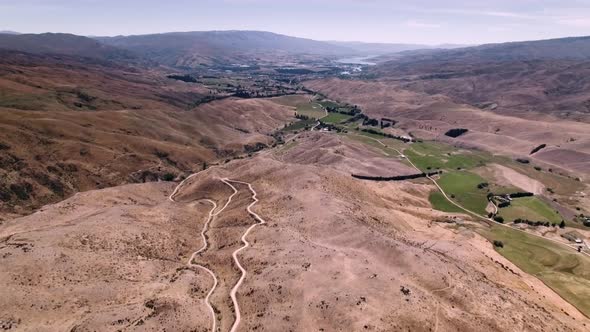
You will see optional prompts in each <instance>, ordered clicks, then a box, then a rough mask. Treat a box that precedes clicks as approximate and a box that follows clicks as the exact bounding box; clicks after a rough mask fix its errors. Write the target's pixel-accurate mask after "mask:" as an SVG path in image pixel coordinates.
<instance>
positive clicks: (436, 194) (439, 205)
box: [428, 190, 465, 213]
mask: <svg viewBox="0 0 590 332" xmlns="http://www.w3.org/2000/svg"><path fill="white" fill-rule="evenodd" d="M428 200H429V201H430V204H432V207H433V208H434V209H436V210H439V211H443V212H450V213H465V211H463V210H461V209H460V208H458V207H457V206H456V205H454V204H451V202H449V201H448V200H447V199H446V198H445V197H444V196H443V194H441V192H440V191H438V190H437V191H433V192H431V193H430V196H428Z"/></svg>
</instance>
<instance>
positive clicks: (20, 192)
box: [10, 182, 33, 201]
mask: <svg viewBox="0 0 590 332" xmlns="http://www.w3.org/2000/svg"><path fill="white" fill-rule="evenodd" d="M10 190H11V191H12V192H13V193H14V194H15V195H16V197H18V198H19V199H20V200H23V201H24V200H27V199H29V194H31V193H32V191H33V186H32V185H31V184H30V183H28V182H23V183H18V184H11V185H10Z"/></svg>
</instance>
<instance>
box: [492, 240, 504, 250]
mask: <svg viewBox="0 0 590 332" xmlns="http://www.w3.org/2000/svg"><path fill="white" fill-rule="evenodd" d="M494 247H496V248H504V243H503V242H502V241H498V240H494Z"/></svg>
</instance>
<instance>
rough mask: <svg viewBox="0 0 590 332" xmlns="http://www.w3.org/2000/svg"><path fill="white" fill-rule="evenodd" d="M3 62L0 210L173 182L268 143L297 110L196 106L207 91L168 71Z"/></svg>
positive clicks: (14, 58) (31, 59) (239, 103)
mask: <svg viewBox="0 0 590 332" xmlns="http://www.w3.org/2000/svg"><path fill="white" fill-rule="evenodd" d="M4 54H9V56H6V57H1V58H0V59H1V60H0V62H1V63H2V65H1V66H0V68H1V69H0V91H1V92H0V94H1V96H2V98H0V129H1V130H0V174H1V175H2V176H1V180H0V193H1V194H0V210H1V211H3V212H19V213H27V212H29V211H30V210H31V209H34V208H36V207H39V206H41V205H43V204H46V203H49V202H54V201H56V200H61V199H63V198H65V197H68V196H70V195H72V194H73V193H75V192H78V191H84V190H89V189H94V188H102V187H109V186H114V185H119V184H123V183H129V182H144V181H155V180H159V179H173V178H176V177H178V176H181V175H183V174H187V173H188V172H190V171H191V170H194V169H195V168H200V167H203V164H204V163H212V162H215V161H219V160H225V159H226V158H231V157H232V156H236V155H239V154H243V153H245V152H246V150H245V148H246V146H247V145H250V146H253V145H255V144H256V143H263V144H270V143H272V141H273V139H272V138H271V137H270V136H269V134H271V133H272V132H273V131H274V130H276V129H278V128H280V127H282V125H283V124H284V123H286V122H288V121H290V120H291V117H292V115H293V112H292V111H291V110H290V109H288V108H286V107H281V106H278V105H276V104H275V103H272V102H271V101H266V100H238V99H226V100H221V101H217V102H213V103H211V104H207V105H202V106H199V107H196V108H194V105H195V104H199V103H200V100H202V98H204V97H206V96H207V95H208V90H207V89H206V88H204V87H203V86H201V85H198V84H189V83H183V82H179V81H174V80H170V79H166V78H165V75H163V74H162V73H157V72H153V71H145V70H142V69H137V68H135V69H133V68H128V67H123V68H119V67H117V66H114V65H113V66H111V65H108V66H106V65H104V64H96V63H92V62H88V61H86V60H84V62H80V61H79V60H77V59H72V58H66V57H63V56H60V57H58V58H54V57H46V56H39V55H27V54H22V53H11V52H8V53H6V52H5V53H4Z"/></svg>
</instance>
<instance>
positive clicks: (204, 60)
mask: <svg viewBox="0 0 590 332" xmlns="http://www.w3.org/2000/svg"><path fill="white" fill-rule="evenodd" d="M96 40H98V41H100V42H102V43H104V44H106V45H110V46H114V47H118V48H121V49H126V50H129V51H133V52H135V53H137V54H142V55H144V56H146V57H147V58H149V59H151V60H154V61H157V62H159V63H162V64H166V65H171V66H180V67H196V66H199V65H202V64H206V65H208V64H228V63H234V62H244V61H246V62H247V61H253V60H254V58H255V57H273V56H275V55H305V54H312V55H322V56H340V55H349V54H356V53H357V51H355V50H353V49H350V48H348V47H344V46H337V45H332V44H330V43H327V42H321V41H316V40H311V39H304V38H296V37H290V36H285V35H280V34H275V33H271V32H263V31H195V32H171V33H162V34H152V35H138V36H117V37H96Z"/></svg>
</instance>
